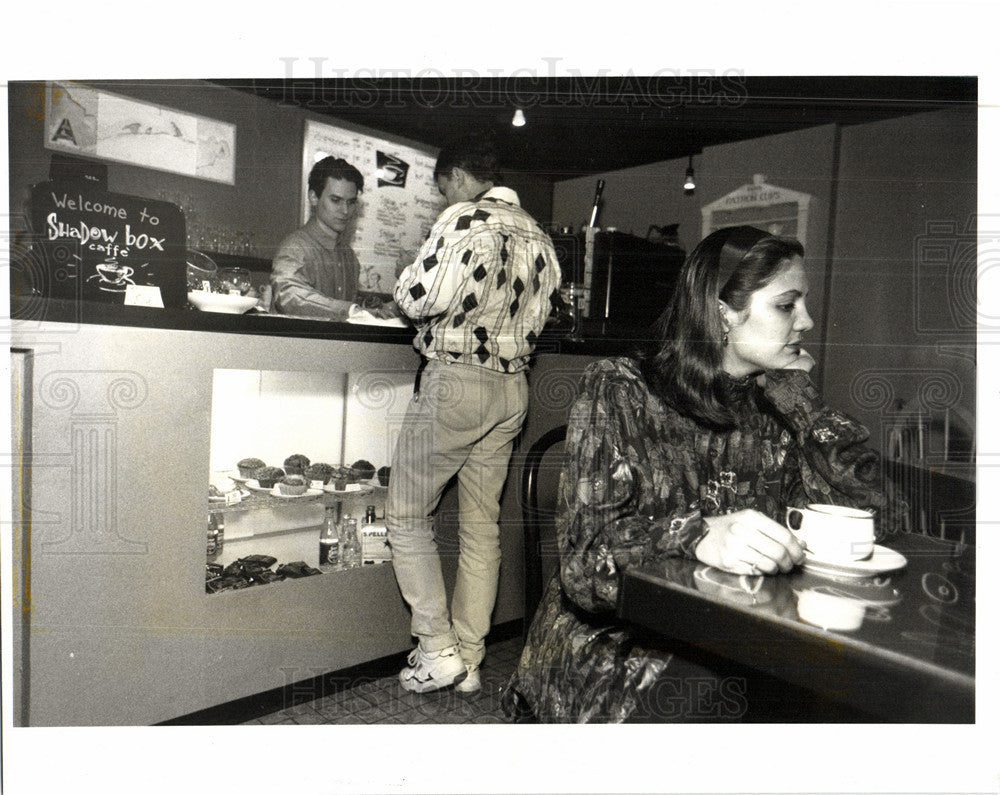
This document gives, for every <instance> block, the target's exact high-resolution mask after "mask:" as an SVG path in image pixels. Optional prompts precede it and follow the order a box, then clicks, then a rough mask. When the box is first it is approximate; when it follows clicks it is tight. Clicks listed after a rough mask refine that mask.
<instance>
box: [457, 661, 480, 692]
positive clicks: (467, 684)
mask: <svg viewBox="0 0 1000 795" xmlns="http://www.w3.org/2000/svg"><path fill="white" fill-rule="evenodd" d="M465 670H466V672H467V674H468V675H467V676H466V677H465V679H463V680H462V681H461V682H459V683H458V684H457V685H455V690H456V691H457V692H459V693H478V692H479V689H480V688H481V687H482V686H483V683H482V680H481V679H480V678H479V666H478V665H473V664H472V663H466V664H465Z"/></svg>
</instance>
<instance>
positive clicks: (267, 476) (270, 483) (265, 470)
mask: <svg viewBox="0 0 1000 795" xmlns="http://www.w3.org/2000/svg"><path fill="white" fill-rule="evenodd" d="M284 476H285V472H284V470H282V469H279V468H278V467H261V468H260V469H258V470H257V484H258V485H259V486H260V487H261V488H262V489H270V488H274V484H275V483H277V482H278V481H279V480H280V479H281V478H283V477H284Z"/></svg>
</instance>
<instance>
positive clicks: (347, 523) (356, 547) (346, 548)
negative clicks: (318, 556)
mask: <svg viewBox="0 0 1000 795" xmlns="http://www.w3.org/2000/svg"><path fill="white" fill-rule="evenodd" d="M340 562H341V564H342V567H343V568H345V569H354V568H357V567H359V566H360V565H361V539H360V538H358V522H357V520H356V519H353V518H352V517H350V516H345V517H344V521H343V522H341V524H340Z"/></svg>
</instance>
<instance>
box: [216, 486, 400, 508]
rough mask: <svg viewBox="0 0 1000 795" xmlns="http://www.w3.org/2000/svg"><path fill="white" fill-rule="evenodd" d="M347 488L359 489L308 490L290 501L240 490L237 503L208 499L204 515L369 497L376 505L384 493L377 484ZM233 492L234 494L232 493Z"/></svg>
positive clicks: (327, 504)
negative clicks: (207, 513)
mask: <svg viewBox="0 0 1000 795" xmlns="http://www.w3.org/2000/svg"><path fill="white" fill-rule="evenodd" d="M317 482H318V481H317ZM351 485H358V486H360V488H358V489H348V490H345V491H335V490H327V489H316V488H310V489H309V491H307V492H306V493H305V494H300V495H295V496H291V497H280V496H275V495H273V494H271V493H270V492H262V491H251V490H249V489H243V488H240V489H239V490H238V491H239V493H240V494H241V495H242V496H241V498H240V500H239V502H226V501H225V500H218V501H216V500H214V499H212V498H209V503H208V511H209V513H220V514H234V513H243V512H246V511H258V510H262V509H265V508H273V509H278V510H282V509H285V508H292V507H295V506H301V505H303V504H308V503H319V504H320V505H322V506H323V507H324V508H326V507H337V506H339V505H340V504H342V503H343V502H344V501H346V500H354V499H357V498H360V497H365V496H371V497H372V498H373V499H376V500H377V501H384V500H385V494H386V491H387V489H386V488H385V487H384V486H380V485H378V484H377V483H360V484H351ZM234 491H237V490H236V489H234Z"/></svg>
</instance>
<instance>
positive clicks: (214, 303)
mask: <svg viewBox="0 0 1000 795" xmlns="http://www.w3.org/2000/svg"><path fill="white" fill-rule="evenodd" d="M188 301H190V302H191V303H192V304H194V305H195V306H196V307H197V308H198V309H200V310H201V311H202V312H223V313H225V314H227V315H242V314H243V313H244V312H246V311H248V310H250V309H253V308H254V307H255V306H257V299H256V298H251V297H250V296H248V295H227V294H226V293H206V292H205V291H204V290H192V291H191V292H189V293H188Z"/></svg>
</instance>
